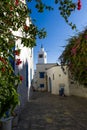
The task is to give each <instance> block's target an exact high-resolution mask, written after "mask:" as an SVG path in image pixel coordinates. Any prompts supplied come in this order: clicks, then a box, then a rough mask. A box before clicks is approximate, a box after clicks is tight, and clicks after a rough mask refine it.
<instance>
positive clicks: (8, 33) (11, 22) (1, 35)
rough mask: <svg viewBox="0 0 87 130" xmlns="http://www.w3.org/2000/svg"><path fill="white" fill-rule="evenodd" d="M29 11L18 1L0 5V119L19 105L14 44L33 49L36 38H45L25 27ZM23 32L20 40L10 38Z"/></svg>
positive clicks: (4, 1) (19, 77)
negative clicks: (18, 41) (19, 30)
mask: <svg viewBox="0 0 87 130" xmlns="http://www.w3.org/2000/svg"><path fill="white" fill-rule="evenodd" d="M28 16H29V10H28V9H27V6H26V3H25V2H24V1H21V0H1V1H0V117H2V116H3V115H4V113H5V112H6V111H7V110H9V109H10V110H11V111H12V110H13V108H14V107H15V106H16V105H17V104H18V102H19V97H18V96H19V95H18V93H17V87H18V85H19V83H21V82H22V80H23V77H22V75H19V74H17V75H15V71H14V68H13V67H12V63H11V61H12V62H15V64H16V65H17V66H19V65H20V64H21V63H22V61H21V59H16V60H15V55H16V56H19V55H20V51H21V50H19V49H16V50H15V49H14V48H15V41H16V40H17V39H18V38H21V44H24V46H27V47H33V46H35V45H36V42H35V40H36V37H37V36H38V37H39V38H44V37H45V35H46V33H45V31H44V29H42V30H39V29H38V28H37V27H36V26H35V25H34V24H33V23H32V22H30V25H28V26H27V25H26V18H27V17H28ZM19 28H21V29H22V33H23V35H22V37H19V36H16V35H14V34H13V31H18V29H19Z"/></svg>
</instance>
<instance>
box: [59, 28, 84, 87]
mask: <svg viewBox="0 0 87 130" xmlns="http://www.w3.org/2000/svg"><path fill="white" fill-rule="evenodd" d="M60 60H61V64H62V65H64V64H67V66H68V69H69V71H70V73H71V76H72V77H73V78H74V80H76V81H78V82H79V83H80V84H83V85H85V86H87V29H85V30H84V31H83V32H81V33H79V34H78V36H74V37H72V38H70V39H69V40H68V44H67V45H66V47H65V50H64V51H63V53H62V55H61V56H60Z"/></svg>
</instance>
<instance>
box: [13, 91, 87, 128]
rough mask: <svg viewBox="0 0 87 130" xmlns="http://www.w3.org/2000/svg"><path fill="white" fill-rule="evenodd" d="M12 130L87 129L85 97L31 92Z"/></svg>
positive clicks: (86, 100) (86, 102)
mask: <svg viewBox="0 0 87 130" xmlns="http://www.w3.org/2000/svg"><path fill="white" fill-rule="evenodd" d="M13 130H87V99H85V98H81V97H74V96H70V97H60V96H58V95H52V94H50V93H48V92H33V94H32V97H31V98H30V100H29V102H28V103H27V104H26V106H25V108H24V109H23V110H22V112H21V115H20V118H19V123H18V126H17V127H14V128H13Z"/></svg>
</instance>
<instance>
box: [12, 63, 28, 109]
mask: <svg viewBox="0 0 87 130" xmlns="http://www.w3.org/2000/svg"><path fill="white" fill-rule="evenodd" d="M28 71H29V70H28V62H27V61H26V62H25V63H24V64H23V66H22V67H21V69H19V66H17V65H15V73H16V74H17V73H19V74H20V76H22V78H23V80H22V83H21V84H20V85H19V86H18V93H19V99H20V106H19V107H20V109H21V108H23V107H24V105H25V104H26V102H27V101H28V90H29V77H28Z"/></svg>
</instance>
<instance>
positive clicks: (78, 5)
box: [77, 0, 82, 10]
mask: <svg viewBox="0 0 87 130" xmlns="http://www.w3.org/2000/svg"><path fill="white" fill-rule="evenodd" d="M81 7H82V3H81V0H78V3H77V9H78V10H80V9H81Z"/></svg>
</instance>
